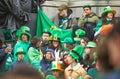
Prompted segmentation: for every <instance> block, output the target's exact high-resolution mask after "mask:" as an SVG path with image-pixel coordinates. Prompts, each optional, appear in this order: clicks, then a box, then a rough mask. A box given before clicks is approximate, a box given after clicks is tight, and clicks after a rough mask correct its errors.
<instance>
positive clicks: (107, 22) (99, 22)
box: [96, 19, 112, 31]
mask: <svg viewBox="0 0 120 79" xmlns="http://www.w3.org/2000/svg"><path fill="white" fill-rule="evenodd" d="M111 21H112V20H107V21H106V24H109V23H111ZM101 26H102V19H100V20H99V21H98V23H97V25H96V31H98V30H99V29H100V27H101Z"/></svg>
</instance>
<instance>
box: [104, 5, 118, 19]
mask: <svg viewBox="0 0 120 79" xmlns="http://www.w3.org/2000/svg"><path fill="white" fill-rule="evenodd" d="M109 12H112V13H113V14H114V15H115V14H116V10H113V9H112V8H111V7H110V6H107V7H104V9H103V13H102V17H103V16H105V15H106V13H109Z"/></svg>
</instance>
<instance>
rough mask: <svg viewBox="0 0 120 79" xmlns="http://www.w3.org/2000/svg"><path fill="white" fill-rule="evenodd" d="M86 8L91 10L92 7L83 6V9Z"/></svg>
mask: <svg viewBox="0 0 120 79" xmlns="http://www.w3.org/2000/svg"><path fill="white" fill-rule="evenodd" d="M84 8H89V9H90V10H91V6H90V5H85V6H83V9H84Z"/></svg>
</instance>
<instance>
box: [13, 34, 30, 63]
mask: <svg viewBox="0 0 120 79" xmlns="http://www.w3.org/2000/svg"><path fill="white" fill-rule="evenodd" d="M30 39H31V34H29V33H27V32H22V33H21V35H20V41H18V42H17V43H16V44H15V46H14V60H17V56H16V53H17V49H18V48H19V47H22V48H23V50H24V51H25V56H24V60H25V61H28V54H27V52H28V47H29V45H30Z"/></svg>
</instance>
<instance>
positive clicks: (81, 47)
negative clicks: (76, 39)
mask: <svg viewBox="0 0 120 79" xmlns="http://www.w3.org/2000/svg"><path fill="white" fill-rule="evenodd" d="M72 51H73V52H76V53H78V54H81V53H82V52H83V51H84V47H83V46H82V45H77V46H75V47H74V48H73V50H72Z"/></svg>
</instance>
